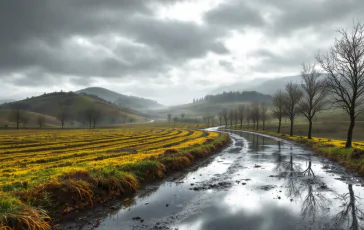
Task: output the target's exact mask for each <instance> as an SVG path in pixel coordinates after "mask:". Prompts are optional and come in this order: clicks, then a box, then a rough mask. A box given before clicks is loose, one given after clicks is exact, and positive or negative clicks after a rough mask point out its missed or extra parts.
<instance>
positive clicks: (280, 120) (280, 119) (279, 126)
mask: <svg viewBox="0 0 364 230" xmlns="http://www.w3.org/2000/svg"><path fill="white" fill-rule="evenodd" d="M281 124H282V118H279V119H278V133H281Z"/></svg>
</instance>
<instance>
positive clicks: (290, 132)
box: [289, 119, 293, 136]
mask: <svg viewBox="0 0 364 230" xmlns="http://www.w3.org/2000/svg"><path fill="white" fill-rule="evenodd" d="M289 135H290V136H293V119H291V129H290V131H289Z"/></svg>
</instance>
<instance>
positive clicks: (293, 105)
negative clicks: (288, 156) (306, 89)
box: [283, 82, 302, 136]
mask: <svg viewBox="0 0 364 230" xmlns="http://www.w3.org/2000/svg"><path fill="white" fill-rule="evenodd" d="M286 91H287V94H286V96H285V98H284V104H283V105H284V110H283V111H284V114H285V115H286V116H287V117H288V118H289V120H290V122H291V126H290V131H289V135H290V136H293V124H294V120H295V118H296V116H297V113H298V109H299V108H298V104H299V102H300V100H301V98H302V91H301V90H300V88H299V86H298V85H297V84H293V82H289V83H287V84H286Z"/></svg>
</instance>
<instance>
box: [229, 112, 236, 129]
mask: <svg viewBox="0 0 364 230" xmlns="http://www.w3.org/2000/svg"><path fill="white" fill-rule="evenodd" d="M234 117H235V112H234V110H233V109H230V110H229V120H230V127H232V126H233V121H234Z"/></svg>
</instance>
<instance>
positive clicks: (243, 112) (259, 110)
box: [218, 102, 268, 130]
mask: <svg viewBox="0 0 364 230" xmlns="http://www.w3.org/2000/svg"><path fill="white" fill-rule="evenodd" d="M218 118H219V121H220V126H221V125H222V124H224V125H225V126H228V125H230V126H232V125H239V124H240V128H242V127H243V124H244V121H245V122H246V124H247V127H248V128H250V126H251V124H252V128H254V129H259V124H260V123H259V122H262V129H263V130H264V129H265V124H266V121H267V120H268V104H267V103H266V102H253V103H251V104H250V105H240V106H238V107H237V108H233V109H230V110H228V109H223V110H222V111H221V112H220V113H219V114H218Z"/></svg>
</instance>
